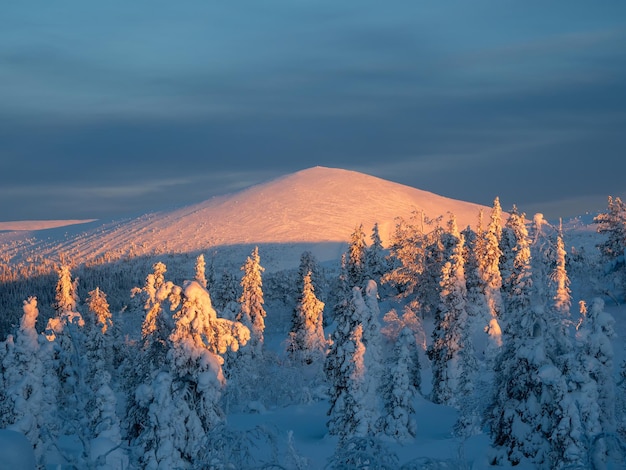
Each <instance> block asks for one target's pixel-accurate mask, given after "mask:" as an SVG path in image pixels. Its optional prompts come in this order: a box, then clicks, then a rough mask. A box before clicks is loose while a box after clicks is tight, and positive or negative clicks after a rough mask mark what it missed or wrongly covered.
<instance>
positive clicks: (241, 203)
mask: <svg viewBox="0 0 626 470" xmlns="http://www.w3.org/2000/svg"><path fill="white" fill-rule="evenodd" d="M480 208H481V207H480V206H478V205H475V204H470V203H466V202H462V201H454V200H451V199H447V198H443V197H441V196H437V195H435V194H432V193H427V192H424V191H419V190H417V189H414V188H408V187H405V186H401V185H397V184H395V183H390V182H387V181H384V180H380V179H377V178H373V177H370V176H366V175H362V174H358V173H355V172H349V171H345V170H338V169H329V168H322V167H317V168H313V169H309V170H305V171H302V172H298V173H295V174H293V175H290V176H287V177H284V178H280V179H278V180H275V181H272V182H269V183H266V184H262V185H258V186H255V187H252V188H250V189H248V190H245V191H242V192H240V193H237V194H234V195H230V196H224V197H221V198H215V199H211V200H209V201H205V202H202V203H200V204H197V205H194V206H190V207H186V208H182V209H178V210H175V211H170V212H163V213H154V214H148V215H145V216H142V217H140V218H137V219H133V220H130V221H125V222H115V223H110V224H105V225H101V226H99V227H98V228H96V229H93V230H91V231H87V232H83V233H79V234H78V235H72V236H70V237H69V238H66V237H64V236H60V237H58V238H45V237H47V235H42V233H35V236H36V237H40V236H41V237H42V238H40V239H39V238H38V239H36V240H34V241H30V242H28V243H27V244H26V245H22V244H20V243H17V244H12V245H10V246H9V247H8V248H7V249H6V251H3V253H8V254H10V255H11V256H16V257H17V258H20V257H27V256H32V255H33V254H37V255H42V256H56V255H57V254H58V253H60V252H64V253H66V254H67V255H68V256H70V257H71V258H72V259H73V260H74V261H76V262H86V261H89V260H93V259H94V258H96V257H98V256H101V255H102V254H103V253H104V252H106V251H116V250H118V251H119V252H125V250H127V249H129V247H130V246H134V247H135V248H134V249H135V250H136V253H138V254H142V253H158V252H159V250H160V252H161V253H191V252H196V251H199V250H205V251H208V249H209V248H210V247H214V248H216V249H219V254H218V256H219V257H222V258H226V259H227V262H228V263H231V264H237V263H241V262H242V261H243V260H244V258H245V256H246V255H247V254H248V253H249V252H250V245H252V244H260V245H261V248H260V249H259V252H260V254H261V263H262V264H263V266H264V267H266V268H268V271H275V270H278V269H283V268H285V267H295V266H297V262H298V260H299V257H300V255H301V254H302V252H303V251H304V250H305V249H310V250H311V251H312V252H313V254H314V255H315V256H316V257H317V259H318V260H320V261H331V260H334V261H336V260H338V259H339V258H340V256H341V253H342V252H343V250H344V249H345V243H346V240H348V239H349V236H350V233H351V232H352V230H354V227H355V226H356V225H357V223H363V225H364V227H365V228H366V229H368V228H369V227H371V226H373V224H374V223H375V222H378V226H379V229H380V233H381V237H382V238H383V241H384V243H385V244H386V243H387V242H388V239H389V234H390V233H391V231H392V229H393V227H394V224H395V222H394V219H395V217H397V216H403V217H408V216H410V213H411V211H413V210H416V209H424V210H425V211H426V212H427V214H428V215H429V217H435V216H436V215H440V214H445V213H446V212H448V211H450V212H453V213H455V215H456V218H457V221H458V223H459V226H461V227H464V226H465V225H468V224H472V225H474V224H475V223H476V219H477V213H478V210H479V209H480ZM537 220H539V221H540V222H541V223H542V224H543V223H544V222H545V221H544V220H543V219H542V218H540V217H538V218H537ZM564 229H565V233H566V242H567V243H569V245H570V246H568V247H567V249H568V252H569V251H570V250H571V247H572V246H576V247H577V248H581V247H586V249H590V247H591V246H593V243H594V237H595V233H594V232H593V231H592V230H591V229H590V228H589V225H587V224H584V223H583V222H581V221H580V220H578V221H576V222H574V223H573V224H572V225H570V226H568V225H567V224H566V225H565V227H564ZM0 230H2V226H1V225H0ZM13 230H16V229H15V228H13ZM31 230H35V229H34V228H31ZM28 235H29V236H32V235H33V232H29V234H28ZM12 236H14V237H15V238H13V240H18V239H19V237H17V236H15V235H12ZM3 240H5V239H3V238H0V243H2V241H3ZM146 274H147V273H146ZM189 276H191V274H189ZM130 287H131V286H129V288H130ZM576 287H578V289H577V290H576ZM583 287H585V286H583ZM170 288H171V286H170ZM374 289H375V285H371V284H370V285H368V288H367V292H368V293H369V294H370V297H372V296H374V295H375V292H374ZM572 289H573V295H577V296H578V297H577V299H578V298H580V297H581V296H582V293H583V292H584V290H583V289H581V287H580V286H573V287H572ZM166 291H167V292H169V291H168V290H167V289H166V288H164V289H163V290H162V291H161V292H160V294H159V295H160V298H161V297H164V296H165V293H166ZM183 293H184V295H185V296H186V297H187V298H188V299H189V300H190V301H191V302H196V303H197V304H198V305H201V306H204V307H205V308H206V309H211V308H212V304H211V299H210V297H209V296H208V293H207V291H206V290H205V289H204V287H203V286H202V285H201V283H200V282H196V281H191V282H189V283H186V284H185V285H184V288H183ZM161 300H164V299H161ZM588 300H591V299H588ZM390 310H391V304H387V303H385V302H382V303H381V304H380V317H384V315H385V314H386V313H388V312H390ZM267 311H268V323H269V322H270V321H272V319H271V317H272V316H276V317H278V316H280V315H284V318H288V317H289V314H290V312H287V313H286V314H285V312H279V311H273V310H271V309H270V306H267ZM605 311H606V313H604V312H603V313H602V314H601V315H600V316H599V322H600V323H601V325H604V326H606V327H608V326H609V325H611V326H612V327H613V328H614V329H615V331H616V333H617V335H616V337H615V338H613V339H612V349H613V351H614V358H613V362H614V364H615V365H616V366H618V365H619V364H621V361H622V360H623V359H624V356H625V351H624V348H623V338H624V337H626V306H623V305H619V306H616V305H607V306H606V307H605ZM31 313H33V312H31ZM129 315H130V314H129ZM281 318H282V317H281ZM388 318H389V319H390V321H389V323H384V325H383V326H385V327H386V328H383V332H384V333H386V334H387V335H388V336H389V337H391V338H394V337H395V336H397V335H398V333H399V332H400V330H401V329H402V328H403V327H406V326H408V327H409V328H411V331H412V332H413V333H414V334H415V335H416V339H418V340H419V345H420V346H421V347H422V348H425V347H426V342H427V341H428V338H429V337H430V336H429V335H428V332H429V331H431V330H432V328H433V325H432V324H431V323H429V321H428V320H424V321H422V320H421V319H419V318H417V317H414V316H411V315H408V313H407V312H405V313H404V314H403V315H402V316H401V317H400V316H399V315H398V314H397V313H395V312H394V313H393V314H389V315H388ZM381 319H382V318H381ZM612 319H615V323H614V324H612ZM490 321H491V322H493V324H492V325H491V332H492V333H493V334H497V336H499V335H500V330H499V328H500V327H499V325H498V323H497V322H496V321H495V319H491V320H490ZM29 322H32V319H31V320H29ZM128 324H129V325H131V324H132V320H129V323H128ZM28 325H30V323H29V324H28ZM51 326H54V325H51ZM129 329H130V328H129ZM125 333H129V332H125ZM285 333H286V331H284V330H280V329H279V328H276V329H270V328H268V329H266V331H265V343H264V344H265V346H266V348H267V349H268V350H269V351H270V352H271V353H272V354H275V355H276V357H279V358H280V360H284V357H283V356H281V354H282V353H283V352H284V351H283V350H282V349H281V348H282V344H283V342H284V340H285V339H286V336H285ZM327 333H328V331H327ZM480 334H483V333H482V329H481V330H480V332H479V333H477V334H476V335H477V336H478V335H480ZM385 344H388V343H385ZM599 346H605V345H599ZM606 346H607V348H608V346H609V345H606ZM189 348H190V349H193V348H192V347H191V345H190V346H189ZM219 349H220V352H221V348H219ZM527 353H528V356H529V357H534V358H535V360H537V361H538V362H540V360H541V355H542V354H543V352H542V351H540V350H534V351H531V350H529V351H527ZM421 357H422V358H423V357H424V355H423V354H422V355H421ZM284 364H285V363H281V364H280V365H281V366H284ZM205 365H206V366H207V367H206V370H205V371H204V372H200V373H199V374H198V376H197V386H198V388H199V389H205V388H209V387H211V386H212V384H214V382H215V370H217V369H218V368H219V367H220V364H218V363H217V362H216V363H210V364H205ZM490 372H492V371H486V373H490ZM297 374H298V375H299V377H298V378H299V379H302V377H306V378H308V376H307V374H310V371H309V370H306V369H300V370H299V371H297ZM312 375H313V374H311V376H312ZM431 375H432V370H431V369H430V364H429V363H428V361H427V360H424V361H423V365H422V384H426V385H428V384H430V382H431V381H430V378H431ZM540 375H541V377H542V378H543V379H544V380H545V381H546V382H554V381H556V380H557V379H558V371H557V370H556V369H555V368H554V366H546V367H544V368H543V369H542V370H541V371H540ZM281 377H283V376H281ZM171 380H172V379H171V376H170V375H169V373H165V372H162V373H161V374H160V375H159V376H157V380H156V381H155V386H154V387H150V386H148V385H146V384H143V385H139V386H138V387H137V388H136V389H135V390H134V398H135V400H136V401H137V403H138V404H140V405H142V406H148V405H149V404H150V403H154V405H153V410H152V411H153V412H154V413H156V414H158V413H159V412H161V411H162V408H163V407H165V405H163V406H161V405H162V404H163V403H165V402H166V401H167V400H168V399H170V398H169V397H168V393H169V385H170V383H171ZM279 385H280V386H281V387H289V386H290V385H291V384H290V383H286V384H279ZM314 386H319V384H313V385H312V386H311V390H310V393H309V395H308V397H307V399H306V400H304V399H303V400H302V402H301V403H293V402H292V403H285V404H281V403H279V404H273V403H269V404H268V403H264V402H263V401H262V400H249V401H248V403H247V406H245V407H241V408H238V409H235V410H234V411H230V412H228V413H227V416H226V426H227V429H228V430H229V431H237V432H244V431H247V432H248V439H250V440H251V441H253V442H254V443H255V444H257V445H256V447H253V449H254V454H253V456H252V457H253V460H251V461H250V462H249V464H250V467H249V468H260V467H262V466H263V464H264V463H268V462H273V461H275V460H276V459H278V460H279V461H280V462H281V464H282V465H283V467H284V468H288V469H305V468H306V469H311V470H316V469H323V468H327V464H328V462H329V461H330V459H331V458H332V456H333V454H334V452H335V449H336V446H337V443H338V437H336V436H330V435H329V434H328V428H327V425H326V423H327V421H328V416H327V412H328V408H329V403H328V400H327V398H326V397H325V391H324V390H322V391H319V390H313V387H314ZM114 388H115V389H116V390H119V387H117V386H116V387H114ZM271 392H272V391H271V390H259V391H258V393H259V394H261V393H271ZM428 392H429V390H428V387H424V390H422V393H423V395H418V396H416V397H415V399H414V409H415V414H414V418H415V421H416V435H415V437H412V438H409V439H406V440H404V441H402V442H396V441H395V440H393V439H390V438H385V437H384V436H382V437H381V441H382V445H383V446H384V448H385V449H386V451H387V452H389V453H390V454H393V455H395V456H396V457H397V464H398V467H400V466H402V465H404V466H405V468H425V469H428V468H433V469H435V468H437V469H444V468H446V469H456V468H467V469H475V470H481V469H488V468H508V467H507V465H505V464H503V466H502V467H493V466H491V465H490V462H491V460H492V459H493V457H494V456H495V454H496V453H497V452H496V451H495V450H494V449H493V447H492V444H491V441H490V438H489V436H488V435H487V434H486V433H481V434H478V435H475V436H471V437H467V438H460V437H457V436H456V435H455V434H454V426H455V423H456V422H457V418H458V411H457V410H455V409H454V408H452V407H450V406H445V405H438V404H434V403H432V402H431V401H429V400H428V399H426V398H424V396H428ZM518 424H519V426H522V427H523V426H524V425H523V423H518ZM518 433H519V434H525V433H526V430H520V431H519V432H518ZM229 436H230V435H229V434H227V433H225V434H224V435H223V437H224V438H225V439H227V438H229ZM59 444H60V446H61V447H62V448H63V450H64V451H65V452H66V453H67V454H69V455H71V454H76V453H78V452H80V449H81V446H82V444H80V443H79V442H77V441H76V440H72V438H71V436H70V437H67V438H65V439H63V440H62V442H59ZM112 447H114V446H113V442H112V441H111V440H109V439H107V438H105V437H101V438H97V439H96V440H94V441H92V442H91V444H90V451H91V454H92V457H95V456H104V455H105V454H107V452H108V451H109V450H111V449H112ZM276 456H278V457H276ZM126 457H127V453H126V449H116V450H114V451H113V452H111V453H109V454H108V455H106V466H103V467H102V468H127V466H126V465H127V461H126V460H125V458H126ZM34 462H35V456H34V454H33V452H32V449H31V447H30V445H29V444H28V441H27V440H26V438H25V437H24V436H23V435H21V434H19V433H16V432H14V431H9V430H6V429H5V430H0V468H11V469H18V470H19V469H22V468H24V469H26V468H28V469H32V468H34V466H35V464H34ZM50 463H56V461H55V460H51V461H50ZM58 463H63V462H62V461H61V460H59V461H58ZM611 465H613V466H609V468H620V465H619V462H612V464H611ZM516 468H517V469H522V470H524V469H531V468H535V466H534V465H533V464H531V463H530V462H529V461H526V460H522V461H521V462H520V464H519V465H517V466H516ZM622 468H623V466H622Z"/></svg>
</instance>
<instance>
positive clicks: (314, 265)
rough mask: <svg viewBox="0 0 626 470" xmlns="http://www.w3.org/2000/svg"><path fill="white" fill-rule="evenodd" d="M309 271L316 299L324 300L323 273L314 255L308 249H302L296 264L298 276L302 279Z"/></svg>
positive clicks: (324, 284) (324, 282)
mask: <svg viewBox="0 0 626 470" xmlns="http://www.w3.org/2000/svg"><path fill="white" fill-rule="evenodd" d="M309 272H310V273H311V285H312V286H313V290H314V291H315V295H316V297H317V298H318V299H320V300H321V301H323V302H324V299H326V287H327V286H326V280H325V279H324V273H323V271H322V269H321V267H320V265H319V263H318V261H317V258H315V255H314V254H313V253H311V252H310V251H304V252H302V254H301V255H300V264H299V266H298V278H297V279H304V276H306V275H307V273H309Z"/></svg>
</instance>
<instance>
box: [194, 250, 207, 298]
mask: <svg viewBox="0 0 626 470" xmlns="http://www.w3.org/2000/svg"><path fill="white" fill-rule="evenodd" d="M195 270H196V276H195V280H196V281H198V284H200V285H201V286H202V287H204V288H205V289H206V288H207V279H206V262H205V261H204V255H203V254H199V255H198V257H197V258H196V266H195Z"/></svg>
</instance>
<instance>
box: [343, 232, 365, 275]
mask: <svg viewBox="0 0 626 470" xmlns="http://www.w3.org/2000/svg"><path fill="white" fill-rule="evenodd" d="M366 252H367V244H366V243H365V232H363V224H360V225H359V226H358V227H355V229H354V232H352V235H350V242H349V244H348V257H347V265H346V267H347V270H348V285H349V286H350V287H355V286H356V287H361V285H362V284H363V281H364V280H365V275H366V273H365V269H366V264H365V263H366Z"/></svg>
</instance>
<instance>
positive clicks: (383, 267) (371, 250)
mask: <svg viewBox="0 0 626 470" xmlns="http://www.w3.org/2000/svg"><path fill="white" fill-rule="evenodd" d="M370 240H371V241H372V243H371V244H370V246H369V247H368V248H367V250H366V252H365V275H364V277H365V278H367V279H372V280H374V281H375V282H376V284H380V280H381V278H382V277H383V275H384V274H385V273H386V272H387V271H388V268H387V260H386V258H385V251H384V248H383V242H382V240H381V238H380V233H379V232H378V223H375V224H374V226H373V227H372V234H371V236H370Z"/></svg>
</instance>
